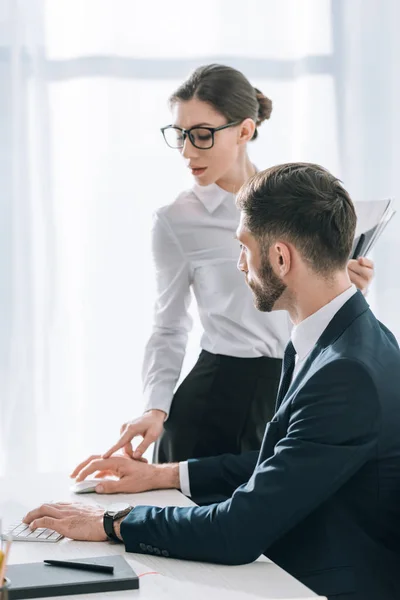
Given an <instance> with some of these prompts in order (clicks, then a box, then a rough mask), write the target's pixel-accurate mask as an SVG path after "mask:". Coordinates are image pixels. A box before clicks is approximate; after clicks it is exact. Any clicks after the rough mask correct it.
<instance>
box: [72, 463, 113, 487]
mask: <svg viewBox="0 0 400 600" xmlns="http://www.w3.org/2000/svg"><path fill="white" fill-rule="evenodd" d="M116 468H117V466H116V462H115V457H114V458H98V459H96V460H93V461H92V462H91V463H90V464H89V465H88V466H87V467H85V468H84V469H82V471H81V472H80V473H79V474H78V476H77V477H76V481H77V482H78V481H83V480H84V479H86V477H87V476H88V475H92V473H95V472H96V471H111V472H112V474H113V475H116Z"/></svg>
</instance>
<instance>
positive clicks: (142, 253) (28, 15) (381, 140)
mask: <svg viewBox="0 0 400 600" xmlns="http://www.w3.org/2000/svg"><path fill="white" fill-rule="evenodd" d="M399 12H400V10H399V7H398V2H397V0H352V1H351V2H349V1H347V2H345V1H344V0H331V1H329V0H302V1H301V2H300V1H298V0H248V1H247V2H246V3H243V2H242V0H203V2H202V3H201V7H200V9H199V4H198V3H195V2H190V1H188V0H170V2H164V1H163V0H147V2H139V1H135V0H0V309H1V310H0V419H1V421H0V473H2V472H3V473H5V472H15V471H17V472H18V473H21V472H23V471H24V470H30V471H32V470H36V471H53V470H57V471H60V470H66V469H69V468H72V466H73V465H74V463H75V462H76V461H77V460H78V459H81V458H82V457H84V456H85V455H86V454H88V453H92V452H94V451H102V450H104V449H105V448H106V447H107V446H108V445H109V444H111V443H112V442H114V441H115V439H116V436H117V435H118V430H119V426H120V424H121V423H122V422H123V421H124V420H127V419H129V418H132V417H134V416H136V415H138V414H139V413H140V412H141V410H142V399H141V382H140V371H141V361H142V354H143V347H144V344H145V342H146V339H147V336H148V335H149V332H150V328H151V322H152V304H153V300H154V282H153V274H152V265H151V259H150V252H149V242H150V239H149V237H150V236H149V233H150V223H151V215H152V212H153V211H154V209H156V208H157V207H158V206H160V205H163V204H166V203H168V202H170V201H172V200H173V198H174V196H175V195H176V194H177V193H178V192H179V191H180V190H182V189H184V188H185V187H187V186H189V185H190V179H189V176H188V174H186V173H185V169H184V167H183V164H182V163H181V161H180V157H179V155H178V153H176V152H174V151H172V150H170V149H169V148H167V147H166V146H165V144H164V142H163V140H162V138H161V134H160V132H159V127H161V126H162V125H165V124H168V123H169V121H170V116H169V112H168V107H167V98H168V96H169V94H170V93H171V92H172V91H173V90H174V88H175V87H176V86H177V85H178V84H179V83H180V82H181V81H182V80H183V78H184V77H185V76H186V75H187V74H188V72H189V71H190V70H191V69H192V68H194V67H196V66H198V65H200V64H205V63H209V62H222V63H225V64H229V65H232V66H235V67H237V68H239V69H241V70H242V71H243V72H244V73H245V74H246V75H247V76H248V77H249V79H250V80H251V81H252V82H253V84H254V85H256V86H257V87H259V88H260V89H261V90H262V91H263V92H264V93H265V94H267V95H268V96H270V97H271V98H272V100H273V102H274V110H273V113H272V118H271V121H270V122H269V123H266V124H264V125H263V127H262V129H261V130H260V136H259V140H258V141H257V142H256V143H255V144H254V145H252V146H251V154H252V158H253V160H254V162H255V163H256V164H257V166H258V167H259V168H263V167H267V166H269V165H271V164H275V163H279V162H284V161H289V160H305V161H315V162H318V163H320V164H322V165H324V166H326V167H328V168H329V169H331V170H332V171H333V172H334V173H336V174H338V175H339V176H340V177H341V178H342V179H343V181H344V183H345V185H346V186H347V187H348V188H349V190H350V191H351V193H352V194H353V197H354V199H357V200H361V199H375V198H380V197H385V196H396V195H397V197H398V196H399V195H400V189H399V188H400V184H399V181H398V178H397V171H398V169H397V164H398V163H399V159H400V142H399V139H400V127H399V125H400V117H399V111H398V106H400V83H399V75H398V73H399V69H400V42H399V36H398V35H397V31H395V28H396V27H397V24H398V23H399V22H400V19H399V16H400V14H399ZM399 233H400V218H399V217H397V219H396V218H395V220H394V221H393V223H392V224H391V225H390V226H389V228H388V230H387V231H386V232H385V237H384V241H382V243H381V244H380V246H379V248H378V250H377V251H376V255H375V260H376V271H377V276H376V281H375V284H374V286H373V288H372V289H371V292H370V296H369V298H370V301H371V303H372V305H373V307H374V309H375V311H376V313H377V314H378V316H379V317H380V318H381V319H382V320H383V321H384V322H385V323H386V324H387V325H388V326H389V327H391V328H392V329H393V331H394V332H395V333H396V334H397V335H399V334H400V314H399V311H398V309H397V305H398V297H399V292H400V289H399V288H400V283H399V278H398V273H399V258H398V257H399V250H400V247H399V242H398V237H399ZM198 337H199V325H198V322H196V325H195V328H194V333H193V336H192V338H191V341H190V345H189V349H188V353H187V358H186V362H185V366H184V372H186V371H187V370H188V368H189V366H190V365H191V364H192V363H193V361H194V360H195V358H196V355H197V352H198Z"/></svg>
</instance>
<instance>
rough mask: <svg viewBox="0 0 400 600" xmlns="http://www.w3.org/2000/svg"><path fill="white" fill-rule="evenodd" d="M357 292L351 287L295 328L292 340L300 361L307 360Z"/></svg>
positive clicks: (353, 286)
mask: <svg viewBox="0 0 400 600" xmlns="http://www.w3.org/2000/svg"><path fill="white" fill-rule="evenodd" d="M356 292H357V289H356V287H355V285H351V286H350V287H349V288H348V289H347V290H346V291H344V292H342V293H341V294H339V296H336V298H334V299H333V300H331V302H329V303H328V304H325V306H323V307H322V308H320V309H319V310H317V312H315V313H314V314H312V315H310V316H309V317H307V319H304V321H302V322H301V323H299V324H298V325H296V326H295V327H293V329H292V335H291V339H292V343H293V346H294V349H295V350H296V353H297V356H298V359H299V360H304V359H305V358H306V356H307V355H308V354H309V353H310V352H311V350H312V349H313V347H314V346H315V344H316V343H317V341H318V340H319V338H320V337H321V335H322V333H323V332H324V331H325V329H326V328H327V326H328V324H329V323H330V321H331V320H332V319H333V317H334V316H335V314H336V313H337V312H338V311H339V310H340V309H341V308H342V306H343V305H344V304H346V302H347V301H348V300H350V298H351V297H352V296H353V295H354V294H355V293H356Z"/></svg>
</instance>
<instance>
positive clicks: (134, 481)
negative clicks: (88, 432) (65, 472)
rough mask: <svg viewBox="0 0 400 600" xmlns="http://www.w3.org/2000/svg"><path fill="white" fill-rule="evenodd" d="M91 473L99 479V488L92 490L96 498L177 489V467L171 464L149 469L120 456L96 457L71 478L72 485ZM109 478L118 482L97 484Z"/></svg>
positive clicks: (139, 461)
mask: <svg viewBox="0 0 400 600" xmlns="http://www.w3.org/2000/svg"><path fill="white" fill-rule="evenodd" d="M93 473H96V475H95V477H96V478H99V485H98V486H97V487H96V492H97V493H98V494H118V493H130V494H135V493H138V492H146V491H148V490H158V489H168V488H169V489H171V488H175V489H179V466H178V465H174V464H167V465H149V464H148V463H147V461H145V460H143V459H142V460H134V459H132V458H128V457H127V456H121V455H117V456H111V457H110V458H102V457H101V456H100V455H98V456H91V457H90V458H88V459H87V460H86V461H84V462H83V463H81V465H80V466H79V467H77V468H76V469H75V471H74V473H72V476H73V477H76V481H83V480H84V479H85V478H86V477H88V476H89V475H92V474H93ZM110 475H112V476H114V477H115V476H116V477H118V480H110V479H103V480H100V478H102V477H107V476H110Z"/></svg>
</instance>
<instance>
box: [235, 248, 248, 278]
mask: <svg viewBox="0 0 400 600" xmlns="http://www.w3.org/2000/svg"><path fill="white" fill-rule="evenodd" d="M236 266H237V268H238V269H239V271H242V272H243V273H247V262H246V257H245V254H244V251H243V250H241V251H240V255H239V259H238V261H237V265H236Z"/></svg>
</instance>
